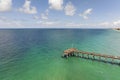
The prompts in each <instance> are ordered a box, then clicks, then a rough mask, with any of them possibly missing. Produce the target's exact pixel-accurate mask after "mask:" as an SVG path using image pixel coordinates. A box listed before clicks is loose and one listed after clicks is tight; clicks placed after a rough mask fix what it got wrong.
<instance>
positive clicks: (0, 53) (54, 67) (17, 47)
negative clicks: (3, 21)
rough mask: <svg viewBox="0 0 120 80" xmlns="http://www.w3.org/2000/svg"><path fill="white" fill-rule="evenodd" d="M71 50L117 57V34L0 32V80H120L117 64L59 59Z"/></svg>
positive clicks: (91, 31)
mask: <svg viewBox="0 0 120 80" xmlns="http://www.w3.org/2000/svg"><path fill="white" fill-rule="evenodd" d="M71 47H74V48H77V49H79V50H82V51H87V52H96V53H100V54H108V55H114V56H120V32H117V31H115V30H112V29H1V30H0V80H120V65H115V64H110V63H105V62H99V61H94V60H88V59H84V58H80V57H69V58H67V59H65V58H61V55H63V51H64V50H66V49H68V48H71ZM103 59H104V58H103ZM115 61H116V62H118V63H120V60H115Z"/></svg>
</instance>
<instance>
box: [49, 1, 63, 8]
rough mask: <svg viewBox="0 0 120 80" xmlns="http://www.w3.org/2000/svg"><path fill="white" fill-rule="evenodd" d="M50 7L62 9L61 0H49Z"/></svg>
mask: <svg viewBox="0 0 120 80" xmlns="http://www.w3.org/2000/svg"><path fill="white" fill-rule="evenodd" d="M49 5H50V7H49V8H50V9H54V10H62V9H63V0H49Z"/></svg>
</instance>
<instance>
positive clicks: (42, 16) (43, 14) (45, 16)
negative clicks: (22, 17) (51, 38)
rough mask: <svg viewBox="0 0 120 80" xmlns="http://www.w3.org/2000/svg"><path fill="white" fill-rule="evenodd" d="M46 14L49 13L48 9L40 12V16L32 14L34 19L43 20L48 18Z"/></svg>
mask: <svg viewBox="0 0 120 80" xmlns="http://www.w3.org/2000/svg"><path fill="white" fill-rule="evenodd" d="M48 15H49V10H48V9H47V10H46V11H45V12H44V13H41V15H40V16H34V19H36V20H37V19H43V20H47V19H48Z"/></svg>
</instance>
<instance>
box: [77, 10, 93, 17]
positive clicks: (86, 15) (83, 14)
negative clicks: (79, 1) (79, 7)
mask: <svg viewBox="0 0 120 80" xmlns="http://www.w3.org/2000/svg"><path fill="white" fill-rule="evenodd" d="M92 10H93V9H92V8H89V9H87V10H85V11H84V12H83V13H82V14H79V16H81V17H83V18H84V19H88V15H90V14H91V13H92Z"/></svg>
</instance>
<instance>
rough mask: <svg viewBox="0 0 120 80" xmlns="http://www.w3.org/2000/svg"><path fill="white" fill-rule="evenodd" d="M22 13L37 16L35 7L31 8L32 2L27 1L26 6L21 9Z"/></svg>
mask: <svg viewBox="0 0 120 80" xmlns="http://www.w3.org/2000/svg"><path fill="white" fill-rule="evenodd" d="M19 11H20V12H23V13H26V14H36V13H37V9H36V7H34V6H31V1H30V0H25V3H24V5H23V6H22V8H19Z"/></svg>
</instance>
